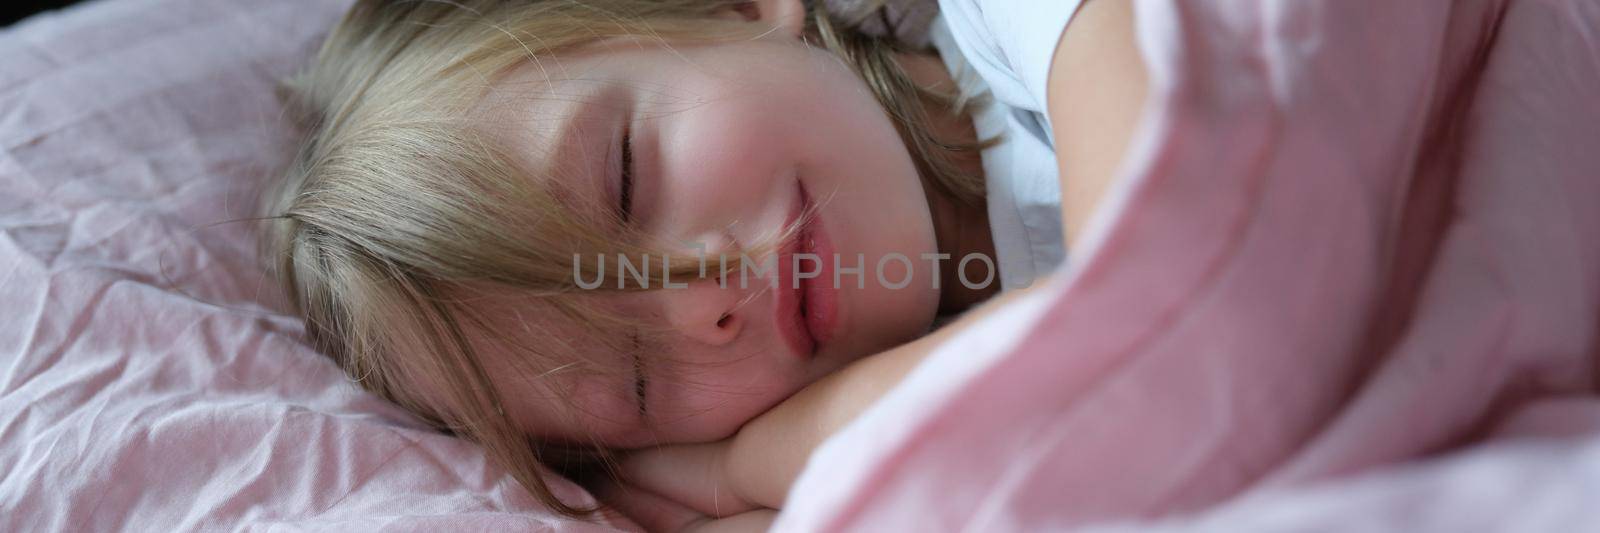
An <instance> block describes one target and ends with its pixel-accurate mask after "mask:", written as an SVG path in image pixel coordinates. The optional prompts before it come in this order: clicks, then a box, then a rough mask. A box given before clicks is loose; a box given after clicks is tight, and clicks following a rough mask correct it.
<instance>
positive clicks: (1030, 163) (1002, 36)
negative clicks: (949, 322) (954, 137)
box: [928, 0, 1082, 290]
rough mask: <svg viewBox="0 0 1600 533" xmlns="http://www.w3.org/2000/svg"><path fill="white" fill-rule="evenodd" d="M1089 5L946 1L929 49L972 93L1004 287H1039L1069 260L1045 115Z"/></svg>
mask: <svg viewBox="0 0 1600 533" xmlns="http://www.w3.org/2000/svg"><path fill="white" fill-rule="evenodd" d="M1081 3H1082V2H1081V0H939V9H940V15H939V18H938V19H936V20H935V21H934V23H933V26H932V27H931V28H930V29H929V35H928V37H929V41H930V42H931V43H932V44H933V46H934V48H936V49H938V50H939V55H940V56H941V57H942V58H943V60H944V63H945V67H946V68H948V69H949V70H950V74H951V76H952V77H953V78H955V80H956V82H957V84H959V85H960V87H961V90H962V91H963V92H966V93H967V94H974V95H975V94H982V93H985V92H987V93H989V95H990V96H989V98H990V102H989V105H988V106H987V107H986V108H984V109H980V110H978V111H977V112H976V113H974V116H973V122H974V126H975V128H976V130H977V133H978V138H980V139H989V138H995V137H999V138H1001V141H1000V142H999V143H998V144H997V145H995V146H993V147H991V148H989V149H987V150H984V151H983V153H982V154H981V155H982V159H983V172H984V175H985V177H986V179H987V182H988V185H987V192H988V197H989V198H988V201H989V227H990V232H991V233H992V234H993V235H994V247H995V254H996V255H998V257H996V258H995V261H996V263H997V266H998V267H999V269H1000V286H1001V288H1002V289H1005V290H1011V289H1018V288H1022V287H1027V286H1028V285H1031V284H1032V283H1033V281H1034V280H1035V279H1038V278H1040V277H1042V276H1044V275H1046V274H1049V273H1050V272H1052V271H1054V270H1055V269H1057V268H1059V267H1060V266H1061V265H1062V264H1063V263H1064V262H1065V261H1066V249H1065V247H1064V246H1063V245H1062V240H1063V237H1062V226H1061V184H1060V181H1059V178H1058V177H1057V174H1058V167H1057V164H1056V154H1055V139H1054V136H1053V135H1052V134H1051V130H1050V120H1049V113H1048V112H1047V110H1046V109H1045V95H1046V91H1045V88H1046V82H1047V81H1048V79H1047V77H1048V75H1049V72H1050V60H1051V58H1052V56H1053V54H1054V52H1055V50H1056V45H1057V44H1058V43H1059V41H1060V39H1061V33H1062V32H1063V31H1065V30H1066V27H1067V22H1068V20H1070V19H1071V18H1072V15H1073V13H1075V12H1076V11H1077V9H1078V5H1079V4H1081Z"/></svg>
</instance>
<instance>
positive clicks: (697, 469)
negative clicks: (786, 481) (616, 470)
mask: <svg viewBox="0 0 1600 533" xmlns="http://www.w3.org/2000/svg"><path fill="white" fill-rule="evenodd" d="M726 449H727V446H726V443H725V442H715V443H708V444H689V445H676V446H663V447H660V448H654V449H649V450H643V451H639V452H634V453H631V454H628V455H626V456H624V457H623V458H622V462H621V470H622V474H623V477H624V478H625V479H627V480H628V482H629V483H632V484H635V485H638V486H640V487H643V488H645V489H648V490H650V491H651V492H654V493H656V494H660V495H662V496H666V497H667V498H671V499H672V500H673V501H676V502H678V503H681V504H684V505H687V506H689V507H690V508H692V509H694V510H696V511H699V512H701V513H704V514H705V515H707V516H711V517H717V518H720V517H724V516H731V515H735V514H739V513H743V512H745V511H750V510H753V509H758V508H760V506H757V505H754V504H751V503H750V502H748V501H745V500H744V499H743V498H740V497H738V495H737V491H735V490H734V487H733V485H731V484H729V483H728V480H727V476H726V472H727V469H726V468H724V467H723V453H724V451H725V450H726Z"/></svg>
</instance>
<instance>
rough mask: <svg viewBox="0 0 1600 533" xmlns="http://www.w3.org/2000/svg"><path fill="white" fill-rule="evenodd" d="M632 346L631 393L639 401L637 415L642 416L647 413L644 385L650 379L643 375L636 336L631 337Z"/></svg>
mask: <svg viewBox="0 0 1600 533" xmlns="http://www.w3.org/2000/svg"><path fill="white" fill-rule="evenodd" d="M633 347H634V349H633V393H634V396H635V398H636V399H637V400H638V402H639V416H644V415H645V414H647V413H646V406H647V405H649V404H648V402H646V401H645V387H646V386H648V384H649V383H650V381H649V379H648V378H646V377H645V373H644V359H643V358H642V357H640V356H639V337H638V336H634V337H633Z"/></svg>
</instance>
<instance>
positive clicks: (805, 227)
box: [776, 184, 838, 359]
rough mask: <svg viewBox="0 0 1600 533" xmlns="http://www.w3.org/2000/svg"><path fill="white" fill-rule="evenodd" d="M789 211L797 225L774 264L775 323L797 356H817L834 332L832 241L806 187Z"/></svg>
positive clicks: (801, 188)
mask: <svg viewBox="0 0 1600 533" xmlns="http://www.w3.org/2000/svg"><path fill="white" fill-rule="evenodd" d="M797 188H798V189H799V194H798V195H797V197H796V199H795V206H794V208H793V209H792V211H791V212H790V215H789V220H788V223H789V226H786V227H794V226H795V224H799V227H798V228H797V230H796V231H795V232H794V233H793V234H792V235H790V236H789V238H788V239H786V240H785V242H784V246H783V248H782V252H781V253H780V254H779V256H778V263H779V264H778V265H777V271H778V276H777V283H778V287H777V291H776V292H777V296H778V298H777V300H778V305H777V317H776V318H777V324H778V330H779V331H780V332H781V333H782V334H783V337H784V340H785V341H787V342H788V344H789V347H790V348H791V350H792V351H793V352H794V354H795V356H797V357H800V358H802V359H810V358H812V357H815V356H816V354H817V353H818V352H820V351H821V350H822V347H823V345H824V344H826V343H827V342H828V341H829V340H830V339H831V338H832V336H833V329H834V324H835V321H836V319H837V316H838V314H837V312H836V309H837V307H836V306H837V305H838V294H837V291H836V290H835V289H836V288H835V287H833V285H832V283H833V266H834V265H833V261H832V259H833V256H834V250H833V243H832V242H831V241H829V240H828V234H827V231H826V229H825V228H824V227H823V225H822V221H821V220H820V217H819V216H817V214H816V212H815V207H816V206H815V204H814V203H813V202H812V199H811V197H810V195H808V194H806V190H805V186H804V185H802V184H797Z"/></svg>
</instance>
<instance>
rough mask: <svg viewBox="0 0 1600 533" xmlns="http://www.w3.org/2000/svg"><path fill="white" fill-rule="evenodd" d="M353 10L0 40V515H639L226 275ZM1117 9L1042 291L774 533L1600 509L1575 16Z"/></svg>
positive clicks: (1599, 29)
mask: <svg viewBox="0 0 1600 533" xmlns="http://www.w3.org/2000/svg"><path fill="white" fill-rule="evenodd" d="M1202 4H1203V5H1202ZM345 5H346V2H344V1H322V0H274V1H271V2H262V1H255V0H115V1H111V0H102V1H99V2H90V3H87V4H84V5H80V6H77V7H74V8H71V9H69V10H66V11H62V12H54V13H48V14H45V15H41V16H37V17H34V18H31V19H28V20H26V21H24V22H23V23H21V24H20V25H17V26H13V27H10V28H6V29H4V30H0V530H7V531H34V530H43V531H100V530H117V529H132V530H153V531H169V530H170V531H179V530H229V531H233V530H252V531H254V530H295V531H299V530H315V531H324V530H328V531H332V530H343V531H351V530H355V531H366V530H396V531H434V530H453V531H455V530H486V531H500V530H507V529H524V530H535V531H610V530H615V529H631V528H633V525H632V524H630V523H628V522H627V521H626V520H622V519H598V520H592V521H579V520H572V519H567V518H563V517H560V516H558V515H555V514H553V513H551V512H548V511H545V510H543V509H541V508H540V506H539V505H538V503H537V502H536V501H534V500H533V499H532V498H531V497H530V496H529V495H528V494H526V493H525V492H524V491H523V490H522V489H521V488H520V487H518V486H517V485H516V484H515V482H513V481H512V480H511V478H510V477H509V476H507V475H505V473H504V472H503V471H501V470H500V469H498V468H497V467H495V466H494V465H492V464H488V463H487V462H486V461H485V459H484V457H483V454H482V452H481V451H480V450H479V449H478V448H477V447H476V446H474V445H472V444H471V443H467V442H464V441H461V440H459V439H455V438H451V437H448V436H445V435H442V434H439V433H437V432H435V431H432V430H430V429H429V428H427V427H426V426H425V425H424V424H422V423H421V422H420V421H419V420H417V419H416V418H413V417H411V416H409V415H408V414H406V413H405V412H403V411H401V410H400V409H398V408H396V407H394V406H392V405H389V404H387V403H385V402H383V401H381V400H378V399H377V398H375V397H373V396H371V395H369V394H367V393H364V392H362V391H360V390H359V388H357V387H356V386H355V385H354V384H352V383H351V382H349V381H348V380H347V379H346V378H345V377H344V376H343V375H342V374H341V373H340V372H339V370H338V369H337V368H336V367H335V366H334V365H333V363H332V362H331V361H329V360H328V359H327V358H326V357H324V356H322V355H319V354H317V353H315V352H314V351H313V350H311V349H310V348H308V346H307V345H306V344H305V342H304V341H303V339H302V338H301V332H302V331H301V326H300V325H299V324H298V322H297V321H296V320H295V319H294V318H293V317H291V316H290V315H289V314H288V313H287V312H286V310H285V309H286V306H285V303H284V301H283V299H282V297H281V296H280V295H278V294H277V293H276V286H275V285H274V284H273V283H272V282H271V281H270V280H269V279H267V278H266V277H265V274H264V273H263V272H262V270H261V269H260V268H259V265H260V261H259V260H258V258H257V257H256V255H255V250H256V247H255V242H254V233H253V232H254V226H253V224H254V222H252V221H251V220H250V218H251V217H253V216H254V215H255V213H253V212H252V208H253V206H254V205H256V204H255V195H256V194H257V192H258V190H259V188H260V187H261V186H262V184H263V183H265V182H266V181H268V180H270V179H273V177H274V176H275V174H276V173H277V172H279V169H280V168H281V166H282V165H283V164H284V163H285V159H286V157H287V155H288V154H289V153H290V151H291V149H292V148H293V142H294V140H293V138H292V135H291V132H290V128H289V127H288V124H286V123H285V118H284V113H283V110H282V109H281V107H280V105H279V102H278V100H277V98H276V97H275V94H274V90H275V82H276V80H278V79H280V78H281V77H282V76H284V75H286V74H288V73H289V72H291V71H293V70H294V69H296V68H297V66H299V65H301V64H303V62H304V61H305V60H306V59H307V58H308V57H309V55H310V54H311V53H312V51H313V50H314V48H315V46H316V45H317V43H318V41H319V38H320V36H321V35H322V34H323V33H324V32H325V31H326V30H327V29H328V28H329V26H330V25H331V24H332V23H333V22H334V21H335V20H336V19H337V17H338V15H339V13H340V12H341V11H342V9H343V7H344V6H345ZM1136 6H1137V13H1138V16H1139V18H1140V20H1141V23H1140V24H1141V27H1140V32H1139V35H1140V46H1141V50H1142V52H1143V53H1144V55H1145V57H1146V60H1147V63H1149V65H1150V68H1151V72H1152V80H1153V82H1154V85H1155V87H1154V90H1153V91H1152V92H1153V95H1152V100H1151V102H1150V104H1149V107H1148V109H1149V112H1148V114H1147V118H1146V121H1145V124H1143V125H1142V126H1141V129H1140V133H1139V135H1138V137H1136V139H1135V141H1134V146H1133V148H1132V151H1131V152H1130V154H1129V157H1128V160H1127V163H1126V164H1125V166H1124V167H1125V168H1124V170H1123V176H1122V177H1121V178H1119V181H1118V184H1117V185H1116V187H1115V189H1114V190H1113V191H1112V192H1111V193H1110V194H1111V200H1110V201H1108V203H1107V204H1106V205H1105V206H1104V207H1103V208H1102V209H1101V210H1100V211H1099V212H1098V213H1096V215H1095V217H1094V219H1093V221H1092V222H1091V226H1090V228H1089V230H1088V231H1089V235H1091V237H1089V240H1088V242H1086V243H1085V245H1084V246H1083V247H1082V248H1081V249H1078V250H1074V253H1073V259H1072V262H1071V263H1072V264H1071V265H1070V266H1069V271H1068V273H1067V274H1068V275H1066V276H1063V277H1062V278H1061V280H1059V281H1058V282H1057V283H1056V284H1055V285H1054V286H1051V287H1048V289H1049V290H1046V291H1042V292H1041V293H1040V294H1038V295H1037V296H1035V297H1032V298H1030V299H1029V300H1027V301H1025V302H1023V303H1022V304H1020V305H1017V306H1015V307H1014V308H1012V309H1010V310H1008V311H1007V312H1005V313H999V314H997V315H996V317H995V318H993V319H992V320H989V321H987V322H986V323H984V324H982V325H981V327H978V328H975V329H974V330H973V331H971V332H969V333H968V334H966V335H963V336H961V337H959V338H958V339H956V340H955V341H953V342H952V344H951V345H950V346H948V347H946V348H945V349H943V350H941V351H940V352H939V353H937V354H935V355H934V356H933V357H932V358H931V359H930V361H929V363H928V364H926V365H924V366H922V367H920V368H919V369H918V370H917V372H915V373H914V374H913V375H912V376H911V377H910V378H908V380H907V382H906V383H905V384H903V385H902V386H901V387H899V388H897V389H896V390H895V391H894V392H892V393H891V394H890V396H889V397H887V398H885V400H884V401H883V402H881V403H880V404H878V405H876V406H874V408H873V409H872V410H870V411H869V412H868V413H866V414H865V415H863V416H862V418H861V419H859V420H858V421H857V422H856V423H855V424H853V425H852V426H851V427H849V428H847V429H846V430H845V431H844V432H843V433H841V434H840V435H838V436H836V437H835V438H834V439H832V440H830V441H829V442H828V443H827V444H826V445H825V446H824V447H823V448H822V449H821V450H819V452H818V453H817V454H816V455H815V456H813V458H812V461H811V463H810V465H809V466H808V468H807V470H806V473H805V474H804V475H803V477H802V478H801V480H800V482H799V483H798V484H797V485H796V487H795V489H794V491H793V492H792V493H791V495H790V498H789V504H788V506H787V507H786V511H785V513H784V514H783V515H782V517H781V518H780V520H779V522H778V524H777V525H776V529H778V530H786V531H819V530H828V531H841V530H849V531H887V530H900V531H906V530H965V531H993V530H1041V529H1049V530H1057V529H1068V528H1083V529H1085V530H1092V531H1108V532H1109V531H1230V532H1233V531H1283V530H1307V531H1326V530H1357V529H1359V530H1364V531H1468V530H1517V531H1534V530H1543V531H1572V530H1574V528H1578V527H1580V526H1583V525H1589V526H1592V525H1593V524H1600V506H1595V505H1593V502H1595V501H1600V433H1597V431H1600V402H1597V401H1596V399H1595V392H1596V390H1597V386H1600V369H1597V366H1596V360H1597V359H1600V349H1597V341H1596V337H1597V330H1600V150H1597V149H1596V148H1597V147H1600V137H1597V134H1596V133H1594V132H1595V131H1596V130H1594V129H1593V125H1594V124H1600V94H1597V93H1596V87H1600V2H1594V1H1592V0H1516V1H1513V0H1482V1H1461V2H1447V1H1422V0H1418V1H1408V2H1390V1H1377V0H1374V1H1370V2H1366V1H1363V2H1348V1H1340V0H1325V1H1300V2H1291V1H1275V0H1257V1H1244V0H1220V1H1217V2H1207V3H1198V2H1195V3H1190V2H1179V1H1177V0H1137V1H1136ZM1066 302H1071V303H1072V304H1071V305H1067V304H1066ZM555 489H556V491H557V493H558V494H559V495H561V496H562V497H563V498H564V499H566V500H568V501H569V502H571V503H577V504H582V503H589V502H592V501H593V500H592V499H591V498H590V496H589V495H588V494H586V493H585V492H584V491H583V490H582V489H581V488H579V487H577V486H576V485H573V484H571V483H568V482H565V481H562V480H557V483H555Z"/></svg>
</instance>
